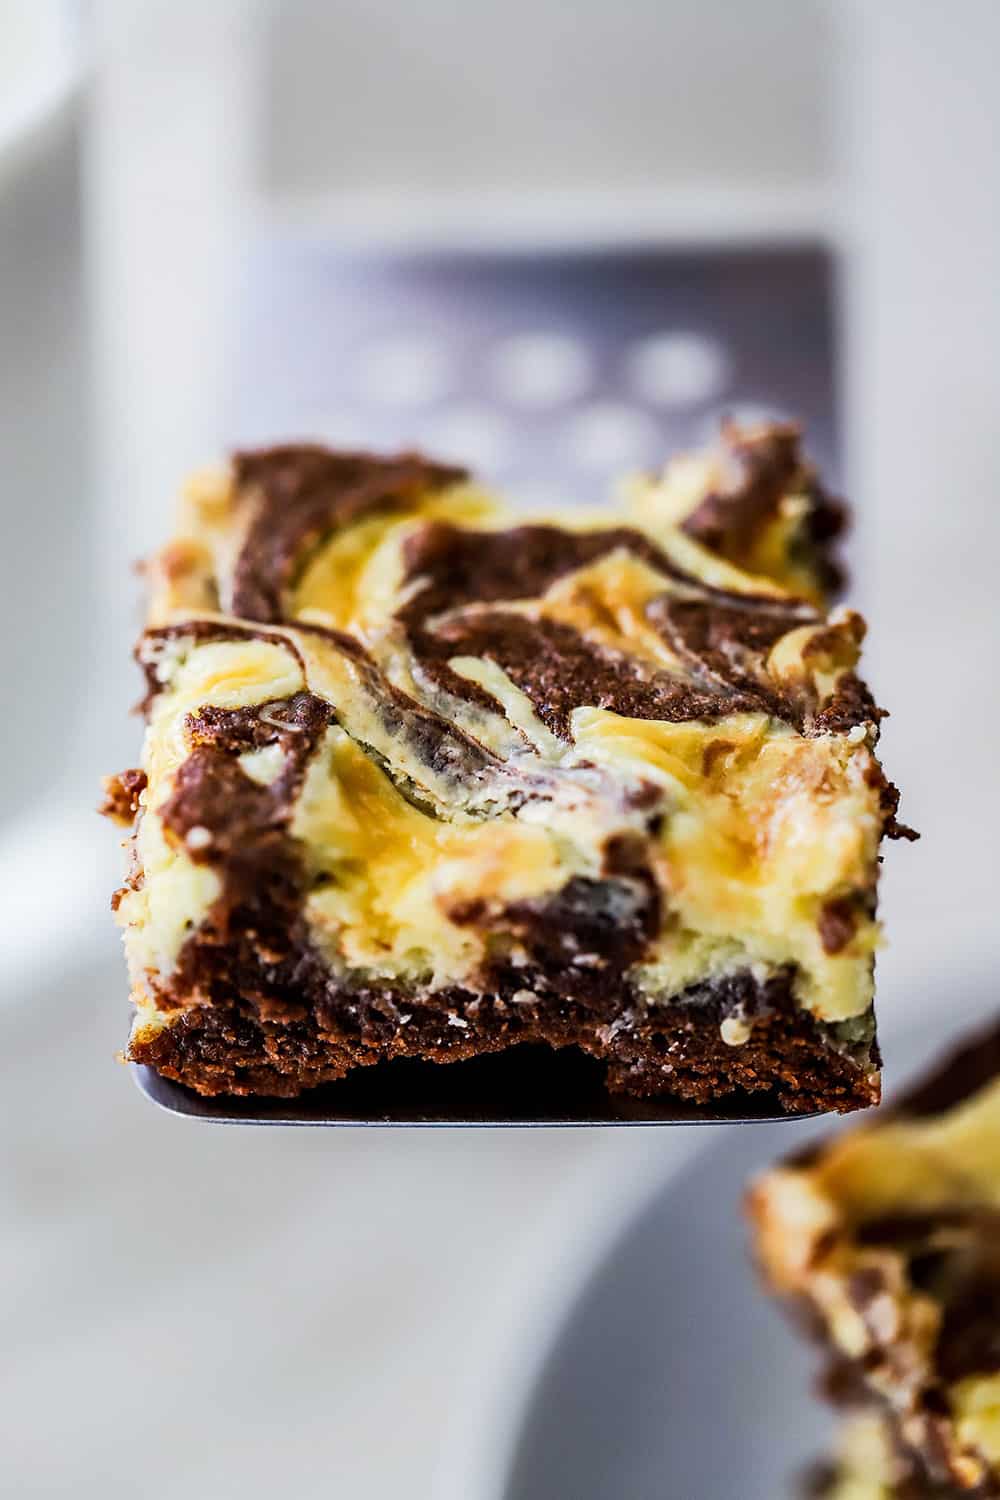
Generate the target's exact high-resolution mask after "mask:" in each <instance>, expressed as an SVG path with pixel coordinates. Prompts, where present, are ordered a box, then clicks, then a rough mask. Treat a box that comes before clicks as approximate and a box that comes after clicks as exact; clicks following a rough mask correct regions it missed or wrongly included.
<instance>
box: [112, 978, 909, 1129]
mask: <svg viewBox="0 0 1000 1500" xmlns="http://www.w3.org/2000/svg"><path fill="white" fill-rule="evenodd" d="M530 978H531V976H530V973H529V974H525V975H522V976H521V979H520V982H521V984H522V985H524V986H525V987H524V988H521V989H516V990H515V989H512V988H510V987H507V988H506V992H505V993H504V992H500V993H490V994H479V995H474V994H472V993H471V992H467V991H459V990H443V991H436V992H426V993H424V994H421V995H419V996H414V995H413V994H406V993H404V992H402V991H399V990H395V991H394V990H392V989H390V988H387V987H380V988H359V989H354V990H340V991H338V992H337V993H336V994H335V995H334V996H333V997H331V998H329V999H327V1000H326V1001H324V1002H323V1003H322V1004H321V1005H320V1006H314V1007H311V1008H308V1009H306V1008H304V1007H303V1009H302V1012H301V1013H300V1014H298V1015H289V1014H284V1015H282V1014H262V1013H261V1011H260V1010H259V1009H257V1008H256V1007H254V1006H253V1005H252V1004H249V1003H248V1002H247V1001H246V1000H245V999H239V998H236V997H235V996H234V997H231V998H228V999H224V1000H223V999H217V1000H216V1001H215V1002H214V1003H213V1004H211V1005H193V1006H189V1007H187V1008H185V1009H184V1010H182V1011H180V1012H179V1013H177V1014H176V1015H175V1016H174V1017H172V1018H171V1021H170V1024H168V1025H166V1026H164V1027H162V1028H161V1029H159V1030H158V1031H155V1032H142V1031H140V1032H139V1034H138V1035H137V1036H136V1038H135V1039H134V1040H133V1042H132V1043H131V1045H130V1047H129V1050H128V1056H129V1059H130V1060H131V1061H133V1062H138V1063H148V1064H149V1065H151V1066H152V1067H153V1068H155V1069H156V1070H157V1071H158V1072H160V1073H161V1074H163V1075H164V1076H165V1077H168V1078H173V1079H176V1080H178V1081H179V1082H181V1083H183V1084H186V1085H187V1086H188V1087H190V1088H192V1089H195V1090H196V1091H198V1092H199V1093H203V1094H262V1095H269V1096H272V1097H294V1096H296V1095H299V1094H301V1093H303V1092H304V1091H305V1090H307V1089H310V1088H313V1087H316V1086H317V1085H319V1084H322V1083H327V1082H331V1081H334V1080H337V1079H341V1078H343V1077H345V1076H346V1075H347V1074H348V1073H349V1072H350V1071H351V1070H352V1069H353V1068H356V1067H362V1066H367V1065H371V1064H382V1063H388V1062H391V1061H392V1060H393V1059H395V1058H421V1059H424V1060H427V1061H432V1062H440V1063H445V1062H461V1061H464V1060H466V1059H470V1058H473V1057H477V1056H482V1055H484V1054H487V1053H492V1052H499V1051H503V1050H504V1049H506V1048H508V1047H513V1046H516V1045H518V1044H520V1043H524V1042H534V1043H545V1044H547V1045H548V1046H550V1047H553V1048H557V1047H567V1046H576V1047H579V1048H580V1049H582V1050H583V1051H584V1052H585V1053H587V1054H589V1055H590V1056H592V1057H595V1058H597V1059H599V1060H600V1061H602V1062H603V1063H604V1064H605V1065H606V1082H607V1086H608V1088H609V1089H610V1090H612V1091H613V1092H617V1093H623V1094H627V1095H631V1096H632V1097H637V1098H652V1097H656V1096H670V1097H675V1098H680V1099H685V1100H691V1101H694V1102H695V1103H698V1104H706V1103H709V1102H710V1101H712V1100H716V1099H718V1098H720V1097H724V1096H725V1095H727V1094H731V1093H734V1092H747V1093H758V1092H761V1091H766V1092H767V1093H769V1094H770V1095H771V1096H773V1098H774V1101H775V1103H776V1104H777V1105H779V1106H780V1107H781V1108H783V1109H784V1110H787V1111H788V1112H789V1113H792V1114H795V1113H809V1112H812V1111H815V1110H835V1111H838V1112H842V1113H843V1112H847V1111H850V1110H854V1109H862V1108H865V1107H867V1106H869V1105H872V1104H876V1103H877V1102H878V1098H879V1075H878V1058H877V1047H876V1045H875V1043H874V1041H871V1042H867V1043H862V1044H860V1045H858V1046H856V1047H855V1048H853V1049H851V1048H848V1047H845V1046H843V1045H842V1044H840V1043H838V1041H837V1039H836V1037H835V1035H834V1033H833V1031H832V1029H831V1028H828V1027H825V1026H823V1025H822V1024H820V1023H817V1022H816V1021H814V1020H813V1019H812V1017H811V1016H809V1015H808V1014H807V1013H806V1012H804V1011H802V1010H801V1009H800V1008H799V1007H797V1006H796V1004H795V1002H794V1000H793V998H792V995H791V987H790V981H789V980H787V979H785V978H784V977H783V976H782V977H779V978H778V979H772V980H771V981H769V982H768V983H767V984H766V985H765V986H758V985H757V982H756V981H755V980H754V979H753V978H752V976H751V975H750V974H749V973H747V974H745V975H737V976H732V977H730V978H727V979H726V980H723V981H719V983H718V985H717V986H715V987H713V986H712V985H711V984H708V985H700V986H696V987H693V989H692V990H691V991H689V992H685V994H684V995H682V996H681V997H678V1000H677V1001H676V1002H674V1003H671V1004H662V1005H642V1004H636V1005H632V1006H628V1007H625V1008H623V1007H621V1006H620V1005H616V1004H614V1003H612V1002H611V1001H610V1000H608V1001H605V1003H603V1004H602V1003H596V1004H595V1002H594V1000H593V998H592V997H591V998H590V999H589V1000H588V1002H587V1003H581V1002H577V1001H573V1000H568V999H567V998H566V997H565V996H539V995H536V994H534V993H533V992H532V991H531V990H530V989H529V988H527V986H528V985H529V984H530ZM751 994H755V996H756V1006H754V1004H753V1000H752V999H751V1001H750V1005H749V1006H748V996H751ZM748 1008H749V1009H751V1010H753V1009H756V1012H757V1013H756V1014H753V1017H752V1023H750V1024H751V1030H750V1036H749V1038H748V1040H747V1041H745V1042H744V1043H742V1045H738V1046H732V1045H729V1044H727V1043H726V1042H725V1041H724V1040H723V1039H722V1035H721V1031H720V1023H721V1019H725V1016H726V1014H727V1013H733V1012H734V1011H736V1010H738V1011H739V1013H741V1014H745V1013H746V1011H747V1009H748Z"/></svg>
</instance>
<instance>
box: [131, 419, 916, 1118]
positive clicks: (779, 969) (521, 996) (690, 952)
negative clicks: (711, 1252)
mask: <svg viewBox="0 0 1000 1500" xmlns="http://www.w3.org/2000/svg"><path fill="white" fill-rule="evenodd" d="M727 441H728V442H729V443H730V444H732V443H734V442H735V441H736V439H735V435H734V433H732V432H730V434H729V436H728V438H727ZM790 441H791V439H790V438H789V436H788V434H787V433H786V432H785V430H784V429H781V430H779V431H777V432H775V433H773V434H770V435H768V433H767V432H761V433H756V434H747V435H746V443H745V445H744V446H746V447H747V448H748V450H753V452H754V453H755V454H756V455H757V456H756V457H755V458H753V459H752V460H751V459H750V458H746V459H745V463H746V465H747V466H748V467H747V468H746V471H745V474H744V478H745V479H746V485H745V488H746V490H747V496H748V497H749V498H747V496H745V500H744V503H745V504H746V506H747V507H748V512H747V516H746V518H745V521H744V522H741V535H742V534H744V533H745V534H746V536H747V537H751V536H752V534H753V533H754V528H755V527H757V526H760V527H762V528H764V529H765V530H766V529H768V528H770V527H772V526H773V520H774V515H775V505H776V503H777V502H775V501H774V498H773V497H774V495H775V494H776V493H777V491H778V490H779V489H780V490H782V493H785V492H786V491H787V493H791V492H792V491H796V492H797V489H798V487H800V486H801V485H802V484H803V483H805V482H806V481H804V480H803V477H802V472H801V470H800V466H793V467H792V468H791V469H789V464H788V461H787V449H788V444H789V442H790ZM793 446H794V444H793ZM783 454H784V455H786V456H785V457H781V455H783ZM776 455H777V457H776ZM796 464H797V461H796ZM769 466H771V468H773V473H771V478H769V479H768V481H767V484H766V486H764V487H765V488H766V490H767V495H768V497H769V498H768V499H767V503H766V504H765V503H764V502H763V501H760V500H759V499H757V498H753V495H752V494H751V493H750V492H751V491H753V492H754V494H756V490H755V487H757V488H758V489H759V488H760V486H761V485H762V483H763V481H762V480H761V479H760V473H761V472H762V471H763V470H767V471H768V472H771V468H769ZM712 472H713V473H714V472H715V471H714V470H713V471H712ZM755 476H756V477H755ZM723 477H724V478H725V479H726V485H723V483H722V479H719V481H718V484H719V486H720V487H719V489H718V503H719V506H720V507H722V509H723V510H724V511H725V513H726V514H729V510H727V509H726V507H729V509H730V510H731V509H733V508H734V507H735V509H738V508H739V506H738V503H737V497H736V491H737V489H738V484H737V482H736V476H734V475H733V474H729V475H728V476H723ZM714 483H716V480H714V479H713V480H711V482H709V481H708V480H706V484H705V485H703V486H702V488H701V490H699V491H698V493H697V495H696V494H695V490H694V488H693V487H689V491H688V493H689V497H690V498H692V500H693V501H695V502H696V503H695V506H694V509H695V510H696V511H698V510H700V511H701V512H702V513H703V515H704V514H707V509H708V506H709V501H710V499H711V484H714ZM726 486H728V487H726ZM789 487H790V489H789ZM806 487H807V489H808V484H807V485H806ZM803 496H804V499H803V503H804V504H805V505H806V506H807V507H808V506H809V505H810V504H812V503H813V502H812V501H810V500H809V497H808V495H807V494H806V492H805V491H803ZM817 503H818V502H817ZM640 509H642V511H643V514H641V515H640V514H638V513H637V510H636V508H635V506H634V505H633V507H632V509H631V510H628V509H623V510H607V511H604V512H593V511H590V512H588V511H584V512H578V513H575V514H574V515H573V516H572V517H570V518H567V517H565V516H563V517H559V518H552V517H542V516H539V517H527V516H524V515H523V514H519V513H512V512H510V511H509V510H507V509H505V508H504V507H503V506H502V505H501V504H499V503H498V502H497V501H495V500H494V499H493V498H491V497H490V496H488V495H486V494H484V492H483V491H482V490H481V489H480V488H479V487H478V486H476V485H475V484H474V483H472V482H471V481H470V479H469V478H468V476H467V475H466V474H465V473H464V472H463V471H461V470H459V469H456V468H452V467H450V466H447V465H443V464H439V463H434V462H431V461H429V460H426V459H423V458H420V457H416V456H412V455H403V456H401V457H395V458H379V457H372V456H369V455H363V454H351V453H335V452H330V451H328V450H327V449H325V448H322V447H318V446H313V445H289V446H285V447H278V448H271V449H267V450H264V451H259V452H247V453H240V454H237V455H236V457H235V458H234V459H233V461H232V462H231V463H230V464H229V465H228V466H227V467H225V468H224V469H222V470H220V471H219V472H217V473H212V474H208V475H202V476H200V477H199V478H198V479H196V480H195V481H194V482H193V483H192V484H191V485H190V486H189V488H188V491H187V495H186V500H185V509H184V514H183V517H182V524H181V527H180V531H179V535H178V537H177V538H176V540H174V541H173V542H172V543H171V544H170V545H169V546H168V547H167V548H166V549H165V550H164V551H163V552H162V553H161V554H160V555H159V557H157V558H156V559H154V560H153V562H152V563H151V564H150V566H149V576H150V582H151V595H152V597H151V605H150V614H149V622H148V626H147V629H146V631H145V633H144V635H143V637H142V640H141V641H140V644H139V647H138V657H139V660H140V663H141V665H142V667H143V668H144V670H145V673H146V677H147V682H148V693H147V697H146V700H145V710H146V714H147V721H148V727H147V731H146V738H145V745H144V750H143V756H142V764H141V766H140V767H139V768H137V769H135V770H132V771H128V772H125V773H124V774H122V775H120V776H118V777H115V778H111V779H110V781H109V784H108V798H107V810H108V811H109V812H110V813H111V814H112V816H115V817H117V818H118V819H119V820H120V821H122V822H124V823H126V824H128V826H129V827H130V836H129V839H128V844H127V847H128V850H129V854H128V861H129V863H128V874H127V878H126V880H125V884H124V885H123V886H122V888H121V889H120V890H119V891H118V892H117V893H116V895H115V898H114V904H115V908H116V911H117V916H118V920H119V922H120V923H121V925H122V927H123V928H124V933H125V944H126V950H127V954H128V960H129V967H130V971H131V977H132V996H133V1000H134V1003H135V1020H134V1025H133V1029H132V1033H131V1038H130V1041H129V1044H128V1049H127V1056H128V1057H129V1058H131V1059H133V1060H135V1061H138V1062H143V1063H148V1064H151V1065H152V1066H153V1067H154V1068H156V1069H158V1070H159V1071H160V1072H161V1073H163V1074H165V1075H167V1076H168V1077H171V1078H174V1079H179V1080H181V1081H182V1082H183V1083H185V1084H188V1085H189V1086H190V1087H192V1088H194V1089H197V1090H200V1091H202V1092H204V1093H223V1092H225V1093H262V1094H271V1095H293V1094H296V1093H298V1092H300V1091H302V1090H305V1089H308V1088H310V1087H312V1086H314V1085H316V1084H319V1083H322V1082H324V1081H327V1080H333V1079H338V1078H341V1077H343V1076H344V1075H345V1074H346V1073H347V1072H348V1071H349V1070H350V1069H352V1068H355V1067H358V1066H360V1065H366V1064H379V1063H385V1062H391V1060H393V1059H395V1058H405V1057H419V1058H424V1059H431V1060H435V1061H440V1062H451V1061H461V1060H462V1059H466V1058H471V1057H474V1056H476V1055H478V1054H482V1053H486V1052H494V1051H498V1050H500V1049H504V1048H508V1047H511V1046H514V1045H516V1044H518V1043H522V1042H526V1043H539V1044H544V1045H547V1046H550V1047H563V1046H568V1045H573V1046H576V1047H579V1048H582V1049H583V1050H584V1051H585V1052H586V1053H588V1054H590V1055H591V1056H592V1057H596V1058H597V1059H599V1060H601V1061H602V1062H603V1063H604V1064H605V1065H606V1077H607V1082H608V1084H609V1086H610V1087H611V1088H612V1089H616V1090H621V1091H626V1092H628V1093H631V1094H634V1095H639V1096H643V1095H646V1096H652V1095H659V1094H670V1095H674V1096H680V1097H683V1098H687V1099H692V1100H695V1101H698V1102H705V1101H709V1100H712V1099H714V1098H717V1097H720V1096H722V1095H726V1094H729V1093H733V1092H734V1091H767V1092H768V1093H769V1094H770V1095H771V1096H772V1097H773V1100H774V1101H775V1102H779V1103H780V1104H781V1105H782V1106H783V1107H784V1108H785V1109H787V1110H791V1111H811V1110H816V1109H834V1110H851V1109H856V1108H859V1107H863V1106H865V1105H869V1104H872V1103H874V1102H876V1101H877V1100H878V1097H879V1060H878V1052H877V1048H876V1042H875V1028H874V1020H873V1010H872V970H873V955H874V951H875V947H876V945H877V942H878V928H877V925H876V921H875V894H876V892H875V887H876V875H877V870H878V849H879V843H880V840H881V838H882V836H883V834H885V833H888V834H889V835H896V834H898V833H900V832H903V831H905V830H901V829H900V828H899V826H898V825H897V823H896V820H895V816H894V814H895V805H896V794H895V792H894V790H893V788H892V787H891V786H890V785H889V784H888V783H887V782H886V780H885V778H884V776H883V774H882V771H881V769H880V766H879V763H878V760H877V758H876V755H875V746H876V741H877V738H878V727H879V719H880V710H879V709H878V708H877V707H876V706H875V703H874V701H873V699H872V697H871V695H870V694H869V692H868V690H867V688H866V687H865V685H864V683H863V682H862V680H861V679H860V677H859V676H858V675H857V671H856V667H857V660H858V653H859V648H860V644H861V640H862V636H863V634H864V626H863V623H862V621H861V620H860V618H859V617H858V616H857V615H856V614H853V613H851V612H849V611H845V610H839V611H837V612H835V613H833V614H830V615H827V614H825V613H824V611H823V610H822V608H820V607H819V606H818V605H817V604H815V603H814V602H811V601H810V600H809V599H806V598H804V597H801V596H800V595H797V594H795V593H792V592H789V591H788V589H787V588H786V587H783V586H782V581H784V582H785V583H787V582H788V579H787V578H786V577H785V576H784V573H785V571H786V570H787V566H788V565H789V556H790V554H788V553H779V552H778V551H776V550H774V549H772V551H771V553H770V556H771V560H772V562H773V563H774V564H775V565H774V566H773V567H772V568H770V570H769V576H767V572H768V570H765V574H761V575H751V574H749V573H747V572H745V571H743V570H742V569H740V568H738V567H736V566H735V565H734V564H733V562H731V561H730V560H728V558H727V557H726V556H724V555H723V553H725V552H726V550H727V549H726V546H724V545H722V543H723V542H725V541H726V536H723V535H722V534H721V533H720V534H719V535H716V532H715V530H714V529H712V528H708V532H710V533H711V535H710V536H708V533H707V532H706V528H705V526H704V524H703V521H698V520H697V519H696V517H695V515H694V513H693V512H692V514H691V515H690V516H689V517H688V521H687V522H686V523H685V524H681V525H679V524H678V521H677V514H676V511H673V512H670V513H668V511H669V507H667V506H666V504H665V503H660V502H657V501H655V500H654V499H653V498H650V497H649V496H647V497H646V502H645V504H644V505H643V506H642V507H640ZM778 509H779V510H780V505H779V506H778ZM801 510H802V507H801V506H800V507H799V508H798V511H797V512H796V513H797V514H799V513H800V512H801ZM822 530H823V527H822V526H820V527H818V528H817V536H818V533H819V531H822ZM826 530H827V532H828V533H829V537H828V540H831V541H832V531H831V528H830V527H829V526H827V527H826ZM700 532H705V534H706V539H707V540H712V541H713V542H715V541H718V542H719V543H720V546H719V548H718V550H712V548H710V547H708V546H706V545H705V542H704V540H702V541H699V540H698V539H697V534H698V533H700ZM727 536H728V533H727ZM816 545H817V547H818V546H819V543H818V541H817V543H816ZM751 550H752V549H751ZM803 555H804V554H803ZM815 557H816V560H817V568H818V572H817V573H816V574H815V575H814V576H813V578H812V583H811V587H810V589H809V592H810V593H811V594H812V595H813V596H814V597H818V595H819V593H820V592H821V590H822V587H823V585H824V580H825V579H826V578H828V577H829V565H828V561H827V553H826V552H825V551H822V550H820V551H817V552H816V553H815ZM795 566H796V567H801V566H804V563H803V562H802V558H801V557H799V558H798V560H797V561H796V564H795ZM820 575H822V576H820Z"/></svg>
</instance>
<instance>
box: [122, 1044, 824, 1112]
mask: <svg viewBox="0 0 1000 1500" xmlns="http://www.w3.org/2000/svg"><path fill="white" fill-rule="evenodd" d="M136 1078H137V1081H138V1084H139V1087H140V1088H141V1089H142V1091H143V1093H144V1094H145V1095H146V1096H147V1098H149V1099H152V1100H153V1102H154V1103H155V1104H158V1105H159V1106H160V1107H161V1108H162V1109H165V1110H168V1111H169V1112H170V1113H171V1114H175V1115H187V1116H188V1117H189V1118H191V1119H194V1120H216V1121H218V1122H220V1123H222V1124H226V1125H395V1126H404V1125H410V1126H431V1125H439V1126H442V1125H453V1126H521V1127H527V1126H532V1127H536V1126H545V1125H548V1126H575V1125H731V1124H748V1123H750V1122H751V1121H764V1120H766V1121H775V1120H801V1119H803V1118H805V1117H804V1116H803V1115H789V1114H785V1113H784V1112H779V1113H775V1109H776V1105H775V1102H774V1099H773V1097H772V1096H770V1095H768V1094H763V1095H760V1096H755V1095H753V1094H748V1093H741V1094H733V1095H730V1096H729V1098H728V1099H725V1100H721V1101H720V1102H718V1103H714V1104H710V1105H701V1106H699V1105H696V1104H689V1103H686V1102H685V1101H684V1100H680V1099H670V1098H663V1099H632V1098H629V1097H628V1096H626V1095H622V1094H612V1093H609V1092H608V1091H607V1089H606V1088H605V1086H604V1069H603V1067H602V1066H601V1064H600V1063H598V1062H596V1061H594V1060H593V1059H592V1058H588V1057H585V1056H584V1055H583V1054H582V1053H580V1052H577V1051H576V1050H575V1049H573V1048H566V1049H565V1050H564V1051H559V1052H553V1051H551V1050H550V1049H549V1048H547V1047H538V1046H521V1047H514V1048H512V1049H511V1050H510V1051H508V1052H504V1053H499V1054H496V1055H494V1056H491V1057H481V1058H475V1059H473V1060H471V1061H468V1062H460V1063H449V1064H446V1065H442V1064H440V1063H426V1062H417V1061H408V1060H400V1061H397V1062H393V1063H390V1064H387V1065H382V1066H377V1067H372V1068H359V1069H357V1070H356V1071H355V1072H354V1073H352V1074H351V1075H350V1077H348V1078H345V1079H343V1080H342V1081H341V1082H339V1083H332V1084H327V1085H325V1086H323V1087H321V1088H317V1089H312V1090H310V1091H309V1092H308V1093H306V1094H303V1095H301V1096H300V1097H299V1098H298V1099H261V1098H236V1097H218V1098H211V1099H206V1098H203V1097H202V1096H201V1095H199V1094H195V1093H193V1092H192V1091H191V1090H190V1089H186V1088H184V1087H183V1086H182V1085H181V1084H179V1083H172V1082H170V1081H169V1080H168V1079H165V1078H161V1077H160V1076H159V1074H158V1073H155V1072H154V1071H153V1069H152V1068H147V1067H140V1068H137V1069H136Z"/></svg>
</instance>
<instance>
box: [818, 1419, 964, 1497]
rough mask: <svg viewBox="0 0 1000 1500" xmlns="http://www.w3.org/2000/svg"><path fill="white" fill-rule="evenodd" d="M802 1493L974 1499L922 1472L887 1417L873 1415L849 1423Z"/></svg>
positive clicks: (840, 1495)
mask: <svg viewBox="0 0 1000 1500" xmlns="http://www.w3.org/2000/svg"><path fill="white" fill-rule="evenodd" d="M979 1493H980V1494H982V1495H984V1496H985V1495H986V1494H988V1491H983V1490H980V1491H979ZM800 1494H801V1497H802V1500H970V1491H969V1490H967V1489H964V1490H963V1489H957V1488H956V1487H955V1486H954V1485H953V1484H949V1483H937V1482H935V1481H934V1480H933V1479H930V1478H929V1477H928V1476H927V1474H926V1472H923V1473H922V1472H921V1471H920V1469H919V1468H918V1467H916V1466H915V1464H914V1462H913V1460H912V1458H911V1457H909V1456H908V1455H907V1454H906V1453H904V1452H901V1451H900V1449H899V1447H898V1445H897V1444H896V1443H895V1442H894V1440H893V1436H892V1432H891V1429H890V1428H889V1426H888V1424H887V1423H886V1422H885V1420H884V1419H883V1418H880V1417H877V1416H874V1415H872V1414H865V1415H862V1416H856V1417H853V1418H852V1419H851V1420H850V1421H849V1422H848V1423H847V1424H846V1426H845V1428H844V1430H843V1432H842V1433H841V1434H840V1440H839V1442H838V1444H837V1452H836V1455H835V1457H834V1458H833V1459H831V1460H829V1461H827V1462H822V1463H818V1464H816V1465H815V1467H814V1468H813V1469H812V1470H811V1472H810V1473H808V1474H807V1475H806V1477H805V1480H804V1482H803V1484H802V1487H801V1490H800ZM975 1494H976V1491H972V1492H971V1497H972V1500H974V1497H975Z"/></svg>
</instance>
